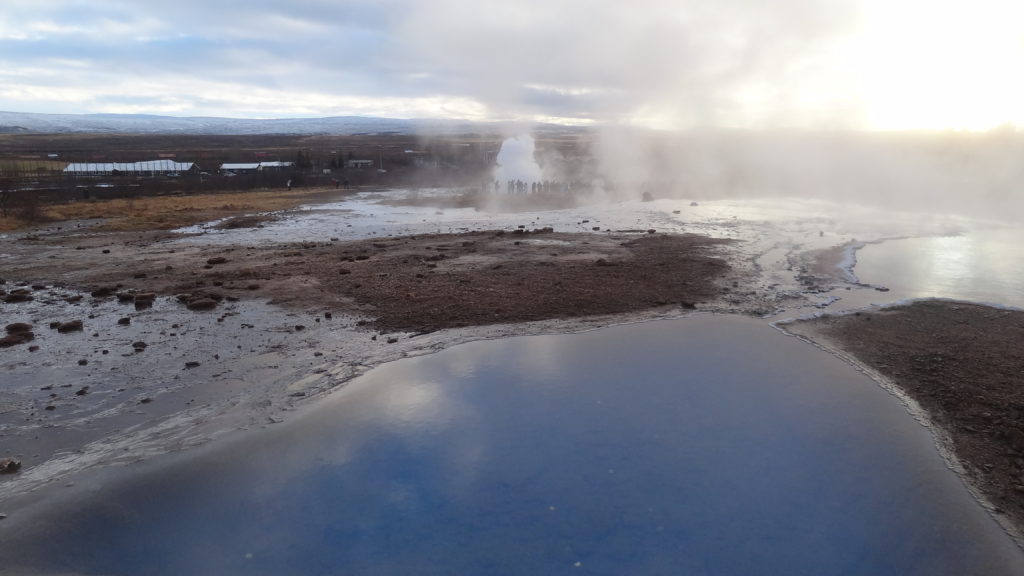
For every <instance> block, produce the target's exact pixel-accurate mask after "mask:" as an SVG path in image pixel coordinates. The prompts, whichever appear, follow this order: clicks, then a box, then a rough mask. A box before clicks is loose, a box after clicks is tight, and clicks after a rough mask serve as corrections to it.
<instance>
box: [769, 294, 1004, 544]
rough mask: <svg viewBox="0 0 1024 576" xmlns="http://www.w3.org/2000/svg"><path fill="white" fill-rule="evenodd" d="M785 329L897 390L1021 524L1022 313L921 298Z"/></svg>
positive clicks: (988, 494) (991, 497)
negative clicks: (820, 343)
mask: <svg viewBox="0 0 1024 576" xmlns="http://www.w3.org/2000/svg"><path fill="white" fill-rule="evenodd" d="M790 328H792V331H794V332H796V333H800V334H805V335H807V336H809V337H811V338H812V339H815V338H822V339H824V340H826V341H828V342H830V343H832V344H834V346H835V347H837V348H841V349H843V350H845V351H847V352H848V353H850V354H851V355H853V356H854V357H856V358H857V360H859V361H860V362H863V363H864V364H866V365H868V366H870V367H872V368H874V369H875V370H877V371H878V372H880V373H882V374H883V375H885V376H886V377H888V378H890V379H891V380H892V381H893V382H894V383H895V384H896V385H897V386H899V387H900V388H902V389H903V390H904V391H906V393H907V394H908V395H910V396H911V397H912V398H913V399H914V400H915V401H917V402H918V403H919V404H920V405H921V406H922V407H923V408H924V409H926V410H927V411H928V412H929V413H930V414H931V415H932V417H933V419H934V420H935V421H936V423H937V424H938V425H939V426H941V427H942V428H943V429H944V430H945V431H946V432H948V433H949V434H950V436H951V437H952V440H953V444H954V450H955V452H956V456H957V458H958V459H960V461H961V462H963V463H964V466H965V468H966V469H967V474H968V476H969V478H970V480H971V481H972V483H974V484H975V485H976V486H977V487H978V488H979V489H980V490H981V491H982V492H983V493H984V494H985V495H986V497H987V498H988V499H989V500H990V501H991V502H992V503H993V504H994V505H996V506H997V507H998V508H999V509H1001V511H1002V512H1003V513H1005V514H1006V515H1007V516H1008V517H1009V518H1010V519H1011V520H1013V521H1014V523H1015V524H1016V525H1017V526H1024V355H1022V354H1021V346H1022V343H1024V312H1019V311H1009V310H1000V309H995V308H991V307H987V306H980V305H975V304H966V303H952V302H939V301H923V302H916V303H913V304H910V305H907V306H901V307H898V308H888V309H884V310H880V311H874V312H861V313H858V314H855V315H847V316H835V317H823V318H820V319H815V320H812V321H810V322H809V323H803V322H802V323H797V324H794V325H791V326H787V329H790Z"/></svg>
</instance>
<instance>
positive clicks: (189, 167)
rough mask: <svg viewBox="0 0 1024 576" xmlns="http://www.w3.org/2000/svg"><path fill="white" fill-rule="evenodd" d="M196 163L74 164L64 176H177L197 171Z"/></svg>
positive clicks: (69, 166)
mask: <svg viewBox="0 0 1024 576" xmlns="http://www.w3.org/2000/svg"><path fill="white" fill-rule="evenodd" d="M197 170H198V167H197V166H196V164H195V162H175V161H173V160H147V161H145V162H72V163H70V164H68V165H67V166H65V167H64V174H66V175H69V176H74V177H76V178H77V177H79V176H176V175H179V174H186V173H189V172H193V171H197Z"/></svg>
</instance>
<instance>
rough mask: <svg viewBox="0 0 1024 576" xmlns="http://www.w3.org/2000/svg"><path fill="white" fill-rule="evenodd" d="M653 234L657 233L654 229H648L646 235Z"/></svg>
mask: <svg viewBox="0 0 1024 576" xmlns="http://www.w3.org/2000/svg"><path fill="white" fill-rule="evenodd" d="M655 232H657V230H655V229H654V228H648V229H647V233H648V234H654V233H655Z"/></svg>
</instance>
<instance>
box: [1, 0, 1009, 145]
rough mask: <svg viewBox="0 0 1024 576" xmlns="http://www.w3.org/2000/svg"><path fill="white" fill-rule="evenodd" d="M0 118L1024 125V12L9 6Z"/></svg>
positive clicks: (442, 5)
mask: <svg viewBox="0 0 1024 576" xmlns="http://www.w3.org/2000/svg"><path fill="white" fill-rule="evenodd" d="M0 110H7V111H23V112H52V113H93V112H108V113H148V114H167V115H173V116H229V117H259V118H274V117H318V116H335V115H368V116H387V117H399V118H412V117H416V118H423V117H430V118H437V117H445V118H466V119H487V120H491V119H498V120H506V119H516V120H542V121H556V122H565V123H591V122H594V123H625V124H637V125H644V126H652V127H662V128H680V127H692V126H728V127H744V128H778V127H815V128H823V127H824V128H844V129H845V128H854V129H885V130H888V129H915V128H924V129H947V128H967V129H988V128H992V127H995V126H999V125H1004V124H1007V123H1010V124H1015V125H1018V126H1019V127H1024V2H1021V1H1020V0H946V1H944V0H772V1H766V0H640V1H638V2H621V1H610V0H609V1H605V0H504V1H493V2H491V1H486V0H365V1H363V0H289V1H287V2H285V1H281V0H277V1H270V0H247V1H245V2H216V1H212V0H204V1H201V2H200V1H196V0H178V1H175V2H161V3H156V2H148V1H147V2H139V1H115V0H88V1H71V0H63V1H62V0H27V1H26V0H2V2H0Z"/></svg>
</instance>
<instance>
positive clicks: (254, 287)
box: [245, 284, 260, 290]
mask: <svg viewBox="0 0 1024 576" xmlns="http://www.w3.org/2000/svg"><path fill="white" fill-rule="evenodd" d="M245 289H246V290H259V289H260V285H259V284H249V285H248V286H246V287H245Z"/></svg>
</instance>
